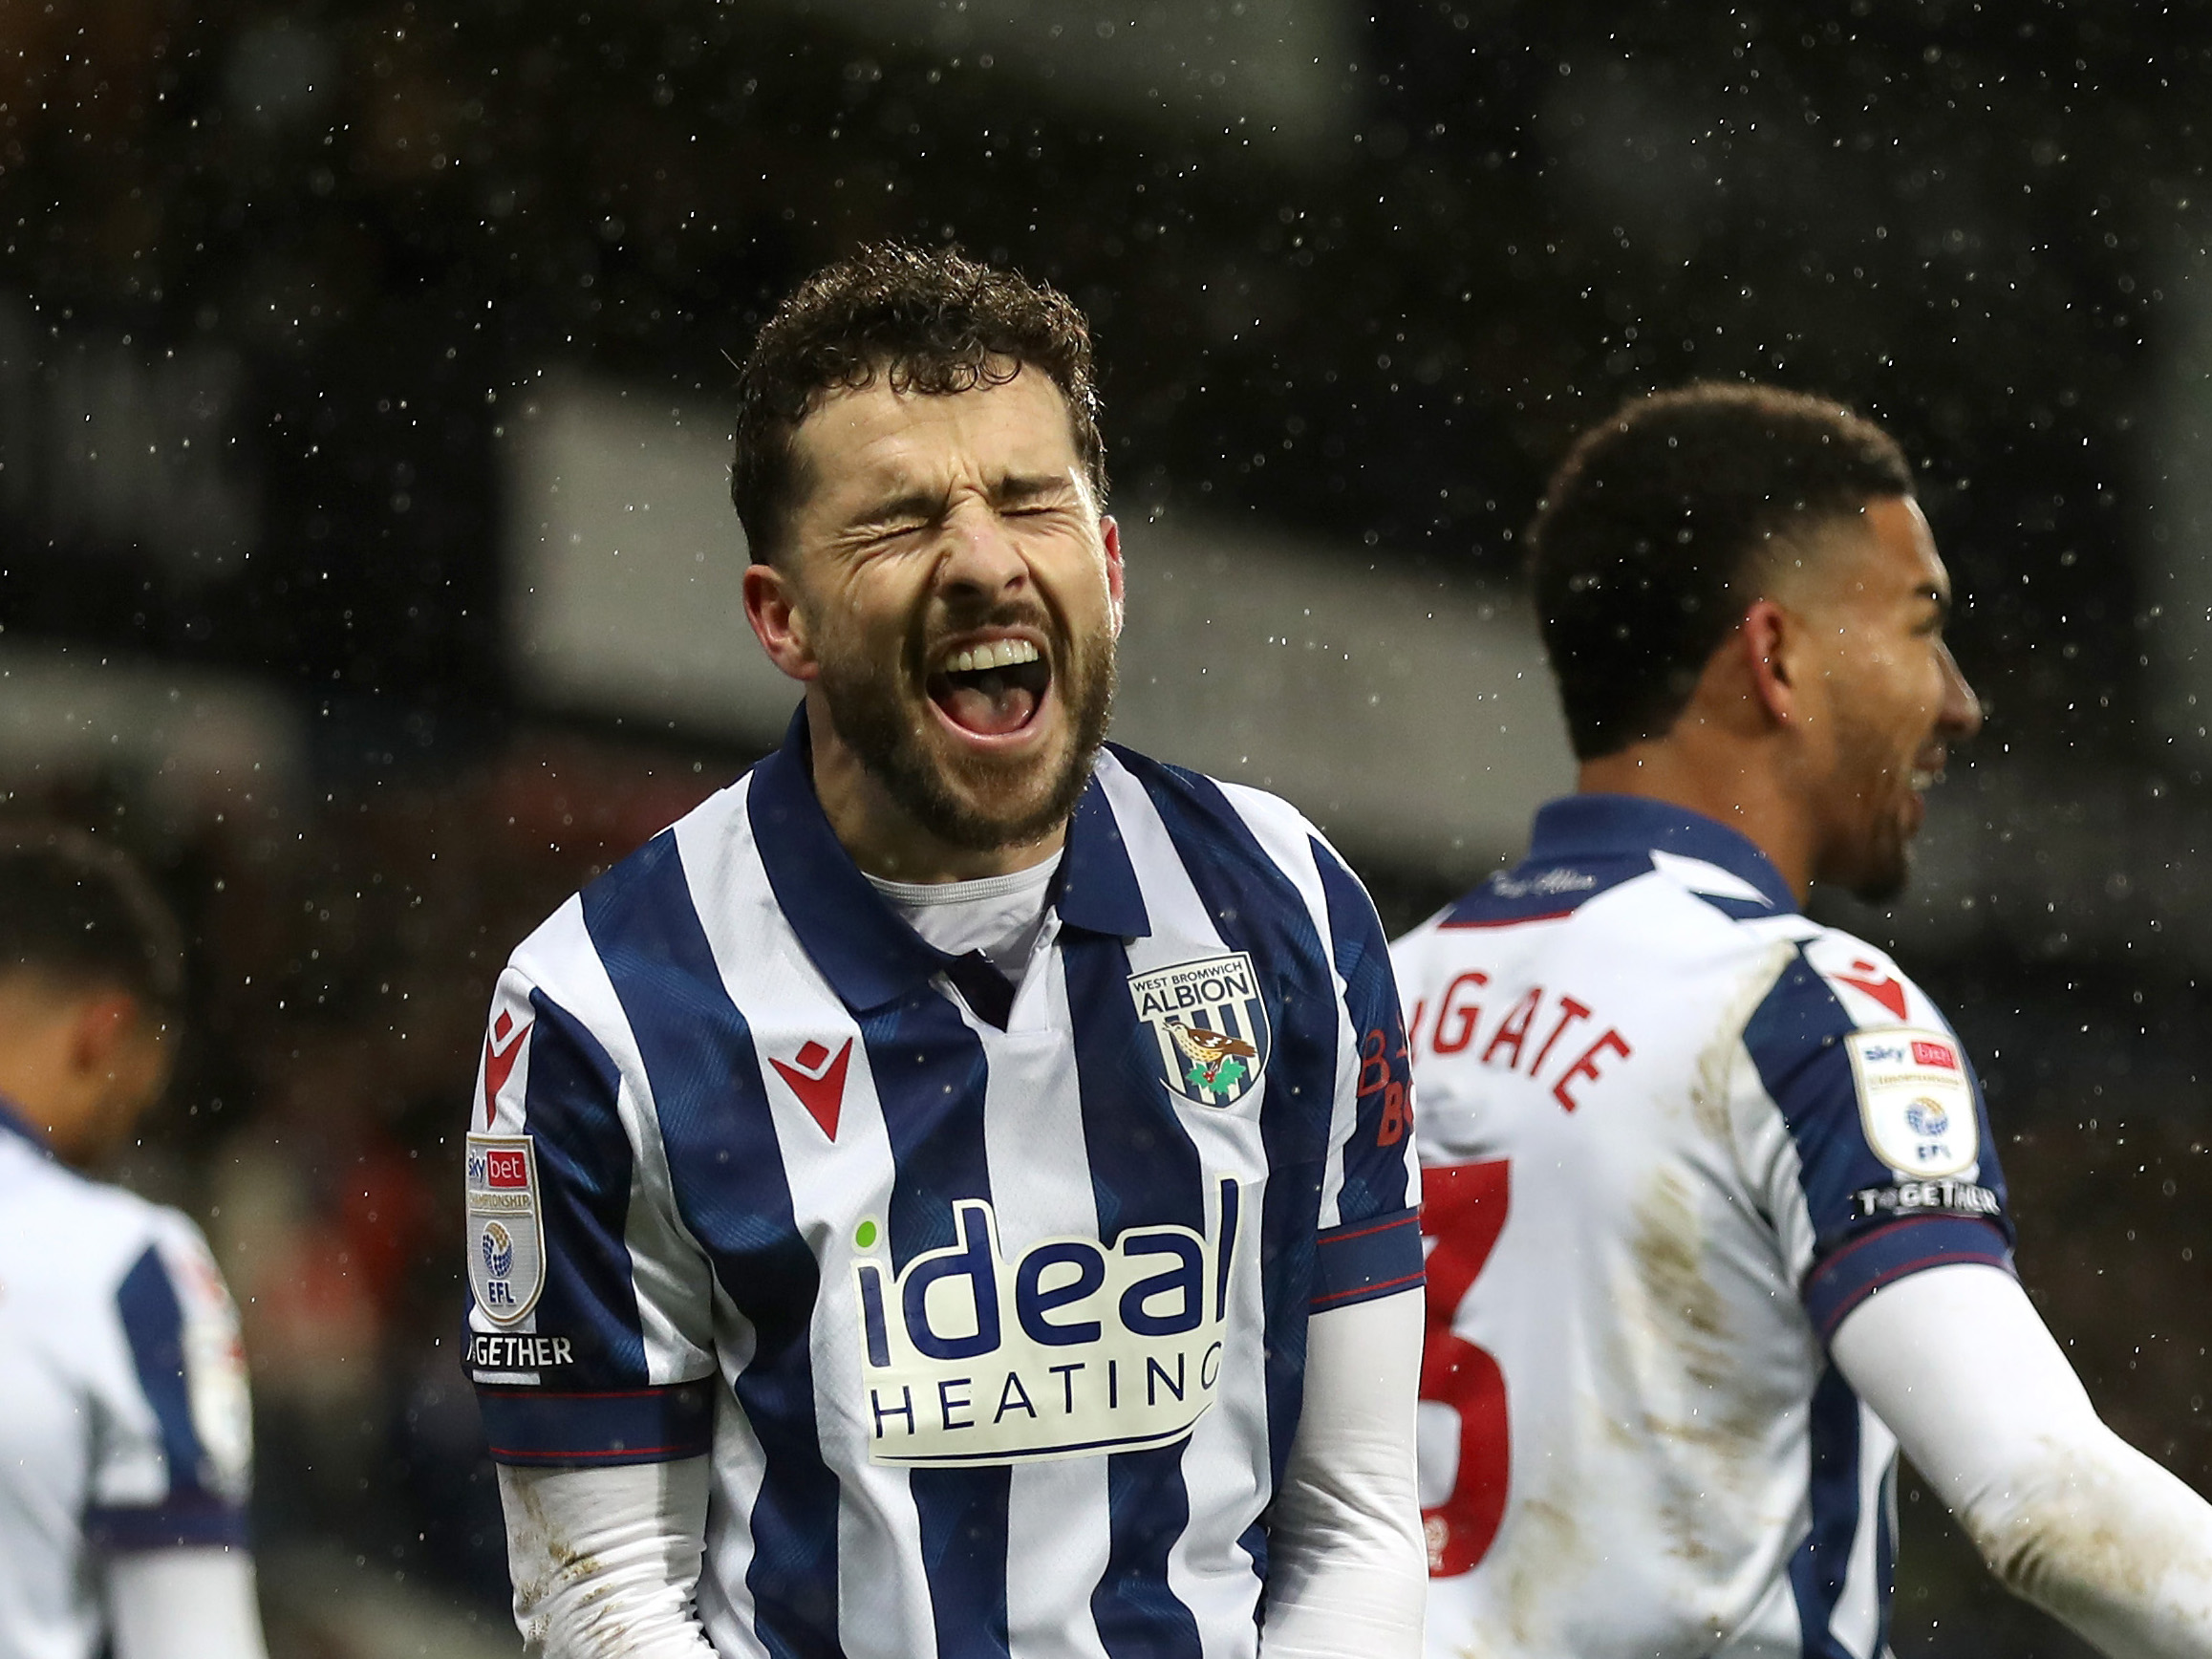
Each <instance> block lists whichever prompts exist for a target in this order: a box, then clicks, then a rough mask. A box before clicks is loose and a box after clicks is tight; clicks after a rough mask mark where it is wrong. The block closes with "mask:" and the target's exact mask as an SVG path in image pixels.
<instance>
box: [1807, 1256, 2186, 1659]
mask: <svg viewBox="0 0 2212 1659" xmlns="http://www.w3.org/2000/svg"><path fill="white" fill-rule="evenodd" d="M1831 1350H1832V1352H1833V1353H1834V1354H1835V1357H1836V1365H1837V1367H1838V1368H1841V1370H1842V1372H1843V1375H1844V1377H1845V1379H1846V1380H1847V1381H1848V1382H1849V1383H1850V1384H1851V1386H1852V1388H1854V1389H1855V1390H1858V1395H1859V1397H1860V1398H1861V1399H1863V1400H1864V1401H1865V1402H1866V1403H1867V1404H1868V1405H1869V1406H1871V1407H1873V1408H1874V1410H1875V1411H1876V1413H1877V1414H1878V1415H1879V1416H1880V1418H1881V1420H1882V1421H1883V1422H1884V1423H1886V1424H1888V1425H1889V1428H1890V1431H1891V1432H1892V1433H1895V1434H1896V1435H1897V1437H1898V1440H1899V1442H1900V1443H1901V1445H1902V1446H1903V1448H1904V1452H1905V1455H1906V1456H1908V1457H1910V1458H1911V1459H1912V1461H1913V1466H1914V1467H1915V1468H1916V1469H1918V1470H1919V1471H1920V1472H1921V1474H1922V1476H1923V1477H1925V1479H1926V1480H1927V1481H1928V1483H1929V1484H1930V1485H1931V1486H1933V1487H1934V1488H1935V1489H1936V1491H1937V1492H1938V1493H1939V1494H1940V1495H1941V1496H1942V1497H1943V1499H1944V1503H1946V1504H1947V1505H1949V1507H1950V1510H1951V1513H1952V1514H1953V1515H1955V1516H1957V1517H1958V1518H1959V1520H1960V1522H1961V1524H1962V1525H1964V1526H1965V1530H1966V1533H1967V1535H1968V1536H1969V1537H1970V1538H1972V1539H1973V1540H1974V1543H1975V1546H1976V1547H1977V1548H1979V1549H1980V1550H1981V1552H1982V1558H1983V1560H1985V1561H1986V1562H1988V1563H1989V1570H1990V1571H1991V1572H1993V1573H1995V1574H1996V1575H1997V1578H1998V1579H1999V1581H2000V1582H2002V1583H2003V1584H2005V1586H2006V1587H2007V1588H2008V1589H2010V1590H2011V1591H2013V1592H2014V1593H2015V1594H2017V1595H2020V1596H2023V1597H2025V1598H2027V1599H2028V1600H2029V1601H2031V1602H2033V1603H2035V1604H2036V1605H2038V1606H2041V1607H2043V1608H2045V1609H2046V1610H2047V1611H2049V1612H2051V1614H2053V1615H2055V1616H2056V1617H2057V1618H2059V1619H2062V1620H2064V1621H2065V1622H2066V1623H2067V1624H2068V1625H2071V1626H2072V1627H2073V1628H2074V1629H2075V1630H2076V1631H2078V1632H2080V1634H2081V1635H2083V1636H2085V1637H2086V1638H2088V1639H2089V1640H2090V1641H2091V1642H2093V1643H2094V1644H2095V1645H2096V1646H2097V1647H2098V1648H2101V1649H2103V1650H2104V1651H2105V1652H2106V1653H2109V1654H2112V1655H2115V1659H2208V1656H2212V1505H2207V1504H2206V1503H2205V1501H2204V1500H2203V1499H2202V1498H2201V1497H2198V1496H2197V1494H2196V1493H2194V1492H2192V1491H2191V1490H2190V1489H2189V1488H2188V1487H2187V1486H2185V1485H2184V1484H2182V1482H2181V1481H2180V1480H2178V1479H2177V1478H2175V1477H2174V1476H2172V1475H2170V1474H2168V1473H2167V1472H2166V1471H2165V1470H2164V1469H2162V1468H2160V1467H2159V1466H2158V1464H2156V1463H2154V1462H2153V1461H2151V1459H2150V1458H2148V1457H2146V1456H2144V1455H2143V1454H2141V1453H2140V1452H2137V1450H2136V1449H2135V1448H2134V1447H2132V1446H2130V1445H2129V1444H2128V1443H2127V1442H2126V1441H2124V1440H2122V1439H2121V1438H2120V1437H2119V1436H2118V1435H2117V1434H2115V1433H2113V1432H2112V1431H2111V1430H2110V1429H2108V1428H2106V1427H2105V1425H2104V1424H2103V1422H2101V1421H2100V1420H2099V1419H2098V1417H2097V1414H2096V1409H2095V1408H2094V1406H2092V1405H2091V1404H2090V1401H2089V1395H2088V1394H2087V1393H2086V1392H2085V1391H2084V1390H2083V1389H2082V1386H2081V1383H2080V1380H2079V1379H2078V1378H2076V1377H2075V1376H2074V1374H2073V1368H2072V1366H2070V1365H2068V1364H2067V1361H2066V1356H2065V1354H2064V1353H2062V1352H2061V1351H2060V1350H2059V1347H2058V1344H2057V1342H2056V1341H2055V1340H2054V1339H2053V1338H2052V1337H2051V1332H2050V1331H2049V1330H2048V1329H2046V1328H2045V1326H2044V1324H2043V1321H2042V1320H2041V1319H2040V1318H2039V1317H2038V1316H2037V1314H2036V1312H2035V1309H2034V1307H2033V1305H2032V1304H2030V1303H2029V1300H2028V1296H2027V1293H2026V1292H2025V1291H2023V1290H2022V1289H2021V1288H2020V1286H2019V1284H2018V1283H2017V1282H2015V1281H2014V1280H2013V1279H2012V1278H2011V1276H2010V1275H2009V1274H2007V1273H2004V1272H2001V1271H1999V1270H1998V1269H1996V1268H1994V1267H1985V1266H1978V1265H1974V1264H1971V1263H1956V1264H1953V1265H1950V1266H1945V1267H1931V1268H1928V1269H1926V1270H1925V1271H1923V1272H1920V1273H1916V1274H1913V1275H1912V1276H1911V1277H1909V1278H1906V1279H1903V1280H1901V1281H1899V1282H1897V1283H1895V1284H1891V1285H1889V1286H1887V1287H1886V1288H1884V1289H1883V1290H1882V1291H1880V1292H1879V1294H1878V1295H1876V1296H1873V1297H1871V1298H1869V1299H1868V1300H1867V1301H1866V1302H1864V1303H1861V1304H1860V1305H1859V1306H1858V1308H1856V1309H1854V1310H1853V1311H1852V1312H1851V1313H1850V1314H1849V1315H1848V1316H1847V1317H1846V1318H1845V1320H1844V1322H1843V1324H1842V1325H1841V1326H1840V1327H1839V1328H1838V1329H1837V1330H1836V1337H1835V1340H1834V1342H1833V1343H1832V1345H1831Z"/></svg>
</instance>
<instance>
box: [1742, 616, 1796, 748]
mask: <svg viewBox="0 0 2212 1659" xmlns="http://www.w3.org/2000/svg"><path fill="white" fill-rule="evenodd" d="M1804 635H1805V630H1804V627H1803V625H1802V624H1801V623H1799V622H1798V620H1797V619H1796V618H1795V617H1794V616H1793V615H1791V614H1790V613H1789V612H1787V611H1785V610H1783V609H1782V607H1781V606H1779V605H1777V604H1775V603H1774V601H1773V600H1772V599H1760V600H1757V601H1755V602H1754V603H1753V604H1752V606H1751V608H1750V610H1749V611H1747V612H1745V613H1744V621H1743V626H1742V628H1741V629H1740V630H1739V631H1738V636H1739V638H1740V639H1741V641H1742V647H1743V653H1744V667H1745V669H1746V670H1747V672H1748V674H1749V676H1750V687H1751V699H1752V700H1753V701H1754V702H1756V703H1757V704H1758V705H1759V706H1760V707H1761V708H1762V709H1764V710H1765V711H1766V714H1767V718H1768V720H1770V721H1771V722H1773V723H1774V724H1775V725H1778V726H1787V725H1791V724H1793V723H1796V724H1802V723H1803V722H1804V721H1805V720H1806V719H1807V717H1808V716H1809V714H1810V712H1811V711H1810V709H1809V708H1808V707H1807V705H1806V698H1805V693H1806V687H1805V686H1804V684H1803V679H1804V668H1805V664H1804V661H1803V657H1804Z"/></svg>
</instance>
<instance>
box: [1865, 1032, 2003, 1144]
mask: <svg viewBox="0 0 2212 1659" xmlns="http://www.w3.org/2000/svg"><path fill="white" fill-rule="evenodd" d="M1843 1042H1844V1045H1845V1047H1846V1048H1848V1049H1849V1051H1850V1054H1851V1076H1852V1081H1853V1083H1854V1084H1855V1085H1856V1086H1857V1088H1858V1116H1859V1122H1860V1124H1861V1126H1862V1127H1863V1128H1864V1130H1865V1131H1866V1144H1867V1145H1868V1146H1869V1147H1870V1148H1872V1149H1873V1152H1874V1155H1875V1156H1876V1157H1878V1158H1879V1159H1880V1160H1881V1161H1882V1162H1883V1163H1885V1164H1887V1165H1888V1166H1889V1167H1890V1168H1891V1169H1893V1170H1895V1171H1896V1172H1897V1173H1898V1174H1900V1175H1901V1176H1903V1177H1905V1178H1908V1179H1913V1180H1933V1179H1937V1178H1939V1177H1941V1176H1944V1175H1956V1174H1965V1173H1967V1172H1969V1171H1971V1170H1972V1169H1973V1168H1974V1166H1975V1164H1976V1161H1977V1160H1978V1159H1979V1158H1980V1156H1981V1153H1982V1126H1981V1121H1980V1119H1979V1118H1978V1117H1977V1115H1976V1114H1975V1111H1974V1088H1973V1085H1972V1084H1970V1083H1969V1082H1967V1080H1966V1063H1965V1056H1964V1055H1963V1054H1962V1053H1961V1052H1960V1049H1959V1044H1958V1040H1957V1039H1956V1038H1954V1037H1952V1036H1950V1035H1949V1034H1948V1033H1946V1032H1942V1031H1927V1030H1919V1029H1915V1028H1914V1027H1911V1026H1892V1027H1889V1028H1888V1029H1886V1030H1877V1031H1854V1032H1852V1033H1850V1034H1849V1035H1848V1036H1846V1037H1845V1038H1844V1039H1843Z"/></svg>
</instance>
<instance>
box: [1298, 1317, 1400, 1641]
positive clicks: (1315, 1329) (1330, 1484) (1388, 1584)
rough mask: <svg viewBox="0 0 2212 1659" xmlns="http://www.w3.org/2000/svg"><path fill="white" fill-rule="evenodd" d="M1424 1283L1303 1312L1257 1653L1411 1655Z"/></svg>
mask: <svg viewBox="0 0 2212 1659" xmlns="http://www.w3.org/2000/svg"><path fill="white" fill-rule="evenodd" d="M1421 1332H1422V1302H1421V1295H1420V1292H1419V1291H1418V1290H1414V1291H1401V1292H1399V1293H1398V1294H1397V1295H1395V1296H1385V1297H1380V1298H1377V1299H1376V1300H1374V1301H1372V1302H1361V1303H1354V1304H1353V1305H1351V1306H1349V1307H1335V1308H1329V1309H1327V1310H1325V1311H1323V1312H1321V1313H1317V1314H1315V1315H1313V1316H1312V1318H1311V1319H1310V1320H1308V1321H1307V1323H1306V1367H1305V1409H1304V1411H1303V1413H1302V1414H1301V1415H1300V1416H1299V1426H1298V1434H1297V1436H1296V1438H1294V1439H1293V1440H1292V1442H1291V1449H1290V1462H1289V1466H1288V1468H1287V1469H1286V1470H1285V1471H1284V1474H1283V1482H1282V1491H1281V1492H1280V1493H1278V1495H1277V1497H1276V1500H1275V1517H1274V1525H1273V1527H1272V1529H1271V1532H1270V1535H1269V1542H1268V1571H1267V1622H1266V1624H1265V1626H1264V1627H1263V1630H1262V1634H1261V1636H1260V1646H1259V1650H1260V1654H1261V1656H1262V1659H1413V1656H1415V1655H1418V1654H1419V1653H1420V1651H1421V1610H1422V1606H1423V1604H1424V1602H1425V1601H1426V1599H1427V1596H1428V1553H1427V1551H1426V1550H1425V1549H1424V1547H1423V1545H1422V1541H1421V1502H1420V1498H1419V1497H1418V1494H1417V1490H1416V1486H1415V1479H1414V1468H1413V1464H1414V1429H1413V1425H1414V1404H1415V1400H1414V1397H1415V1395H1416V1394H1417V1393H1418V1392H1419V1390H1420V1383H1421Z"/></svg>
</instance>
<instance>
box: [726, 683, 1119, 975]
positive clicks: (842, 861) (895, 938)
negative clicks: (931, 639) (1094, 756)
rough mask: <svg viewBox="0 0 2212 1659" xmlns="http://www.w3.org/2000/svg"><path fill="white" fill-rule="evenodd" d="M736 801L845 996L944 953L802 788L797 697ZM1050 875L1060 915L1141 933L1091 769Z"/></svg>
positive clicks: (807, 783) (1110, 818) (788, 911)
mask: <svg viewBox="0 0 2212 1659" xmlns="http://www.w3.org/2000/svg"><path fill="white" fill-rule="evenodd" d="M745 804H746V813H747V816H748V817H749V818H750V820H751V822H752V827H753V838H754V841H755V843H756V844H757V845H758V846H759V848H760V850H761V862H762V865H763V866H764V867H765V868H766V871H767V874H768V885H769V887H770V888H771V889H773V890H774V892H775V894H776V902H777V904H778V906H779V907H780V908H781V909H782V910H783V913H784V919H785V920H787V921H788V922H789V923H790V924H791V931H792V932H793V933H795V934H797V935H798V936H799V942H800V944H801V945H803V946H804V947H805V951H806V954H807V956H808V957H810V958H811V959H813V962H814V965H815V966H816V967H818V968H820V969H821V970H822V973H823V976H824V977H825V978H826V979H827V980H829V983H830V985H831V987H832V988H833V989H834V990H835V991H836V992H837V994H838V996H839V997H840V998H841V999H843V1000H844V1002H845V1003H846V1005H847V1006H848V1007H852V1008H876V1007H881V1006H882V1005H883V1004H885V1003H887V1002H895V1001H896V1000H898V999H899V998H900V997H902V996H905V995H908V994H910V993H911V992H913V991H915V990H918V989H920V988H921V987H922V986H923V985H925V984H927V983H928V982H929V980H930V979H931V978H932V977H933V976H934V975H935V974H938V973H940V972H942V971H943V970H944V969H945V968H946V967H947V966H949V965H950V964H951V963H952V962H953V960H954V959H953V958H952V957H950V956H948V955H946V954H945V953H944V952H943V951H940V950H938V949H937V948H936V947H935V946H934V945H932V944H931V943H929V941H928V940H926V939H924V938H923V937H921V936H920V935H919V934H917V933H915V932H914V930H913V928H911V927H909V926H908V925H907V924H906V923H905V922H904V921H902V920H901V919H900V918H899V916H898V915H897V913H896V912H894V911H893V910H892V909H891V906H890V905H888V904H887V903H885V902H884V898H883V895H882V894H879V893H877V892H876V891H875V889H874V888H872V887H870V885H869V882H868V877H867V876H865V875H863V874H862V873H861V872H860V867H859V866H858V865H857V864H855V863H853V861H852V855H851V854H850V853H848V852H847V851H845V848H844V845H843V844H842V843H840V842H839V841H838V839H837V833H836V831H835V830H831V829H830V827H829V819H828V817H827V814H826V813H824V811H823V810H822V802H821V799H820V798H819V797H818V796H817V795H816V794H815V792H814V765H813V751H812V748H811V746H810V744H809V743H808V738H807V729H806V708H805V704H804V703H802V704H801V705H800V707H799V709H798V711H797V712H796V713H795V714H794V715H793V716H792V717H791V724H790V727H789V728H788V729H787V730H786V731H785V732H784V744H783V747H781V748H779V749H778V750H776V752H775V753H774V754H772V755H770V756H768V758H767V759H766V760H764V761H762V763H761V764H760V765H757V766H755V767H754V768H753V777H752V784H751V786H750V788H749V790H748V792H747V795H746V803H745ZM1056 886H1057V892H1056V893H1055V894H1054V895H1053V903H1054V904H1055V906H1056V907H1057V909H1058V910H1059V912H1060V919H1061V921H1062V923H1063V925H1066V926H1069V927H1080V928H1084V929H1086V930H1088V931H1089V932H1092V933H1101V934H1113V935H1118V936H1120V937H1125V938H1131V937H1140V936H1142V935H1146V934H1149V933H1150V932H1151V921H1150V918H1149V916H1148V915H1147V914H1146V910H1145V900H1144V894H1143V893H1142V892H1141V891H1140V890H1139V889H1138V886H1137V877H1136V872H1135V871H1134V870H1133V869H1132V868H1131V867H1130V864H1129V855H1128V851H1127V848H1125V847H1124V846H1123V844H1122V833H1121V827H1120V826H1119V825H1118V824H1117V823H1115V821H1114V815H1113V808H1111V807H1109V806H1108V805H1107V804H1106V793H1105V790H1104V789H1103V788H1102V787H1101V786H1100V785H1099V781H1098V779H1097V778H1096V777H1095V776H1094V777H1093V778H1092V779H1091V781H1090V786H1089V787H1087V788H1086V789H1085V790H1084V793H1083V798H1082V799H1081V800H1080V801H1078V802H1077V803H1076V808H1075V815H1074V817H1073V818H1072V819H1070V820H1069V823H1068V827H1067V850H1066V851H1065V852H1064V853H1063V856H1062V858H1061V861H1060V872H1059V874H1058V876H1057V877H1056Z"/></svg>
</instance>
